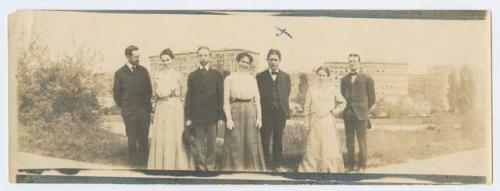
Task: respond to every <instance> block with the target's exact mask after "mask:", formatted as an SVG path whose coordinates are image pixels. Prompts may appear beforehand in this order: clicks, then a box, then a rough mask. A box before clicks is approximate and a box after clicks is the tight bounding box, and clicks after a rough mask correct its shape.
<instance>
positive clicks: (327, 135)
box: [298, 67, 346, 173]
mask: <svg viewBox="0 0 500 191" xmlns="http://www.w3.org/2000/svg"><path fill="white" fill-rule="evenodd" d="M316 77H317V78H318V79H319V85H316V86H313V87H310V88H309V90H308V92H307V96H306V102H305V105H304V112H305V114H306V123H305V125H306V126H308V127H309V134H308V136H307V145H306V151H305V153H304V156H303V160H302V162H301V163H300V165H299V169H298V171H299V172H323V173H340V172H343V171H344V163H343V161H342V152H341V145H340V141H339V135H338V133H337V129H336V124H335V116H336V115H340V113H341V112H342V111H343V109H344V107H345V105H346V101H345V99H344V98H343V97H342V95H341V94H340V92H339V91H338V90H337V89H336V88H334V86H333V85H332V84H331V83H330V80H329V77H330V71H329V70H328V68H326V67H320V68H318V70H316Z"/></svg>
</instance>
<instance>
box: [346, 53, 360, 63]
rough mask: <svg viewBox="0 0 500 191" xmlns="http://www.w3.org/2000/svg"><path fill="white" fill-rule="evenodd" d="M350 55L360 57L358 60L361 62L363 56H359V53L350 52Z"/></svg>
mask: <svg viewBox="0 0 500 191" xmlns="http://www.w3.org/2000/svg"><path fill="white" fill-rule="evenodd" d="M348 57H358V61H359V62H361V56H359V54H356V53H351V54H349V56H348Z"/></svg>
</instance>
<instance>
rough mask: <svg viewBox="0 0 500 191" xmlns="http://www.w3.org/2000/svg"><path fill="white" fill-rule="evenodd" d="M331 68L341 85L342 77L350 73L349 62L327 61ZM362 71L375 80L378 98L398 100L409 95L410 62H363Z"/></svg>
mask: <svg viewBox="0 0 500 191" xmlns="http://www.w3.org/2000/svg"><path fill="white" fill-rule="evenodd" d="M324 65H325V66H326V67H328V69H330V72H331V75H332V77H333V80H334V83H336V84H337V86H338V87H340V85H338V84H340V79H341V78H342V77H344V76H345V75H347V74H348V73H349V63H347V62H325V63H324ZM361 72H363V73H366V74H368V75H370V76H371V77H372V78H373V80H374V82H375V94H376V95H377V99H381V98H384V99H385V100H387V101H393V102H396V101H398V100H399V99H400V98H402V97H404V96H406V95H408V64H405V63H385V62H363V63H361Z"/></svg>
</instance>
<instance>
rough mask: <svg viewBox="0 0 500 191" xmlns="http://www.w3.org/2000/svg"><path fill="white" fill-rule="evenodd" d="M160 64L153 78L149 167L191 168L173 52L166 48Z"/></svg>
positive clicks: (167, 168)
mask: <svg viewBox="0 0 500 191" xmlns="http://www.w3.org/2000/svg"><path fill="white" fill-rule="evenodd" d="M160 59H161V63H160V65H159V69H158V72H157V75H155V77H154V78H153V79H154V80H153V91H154V96H155V98H156V104H155V111H154V123H153V127H152V129H151V131H150V132H151V134H152V141H151V144H150V149H149V158H148V166H147V168H148V169H162V170H192V169H193V167H194V164H193V160H192V158H191V157H190V156H189V155H188V153H187V151H186V149H185V147H184V146H183V143H182V132H183V131H184V108H183V104H182V102H181V80H182V76H181V74H180V73H178V72H177V71H174V70H173V68H172V67H171V65H172V63H173V59H174V54H173V53H172V51H171V50H170V49H165V50H163V51H162V52H161V54H160Z"/></svg>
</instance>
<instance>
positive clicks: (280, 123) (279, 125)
mask: <svg viewBox="0 0 500 191" xmlns="http://www.w3.org/2000/svg"><path fill="white" fill-rule="evenodd" d="M285 125H286V120H285V119H284V118H282V117H276V118H275V120H274V126H273V129H274V130H273V162H272V167H273V168H278V167H279V166H280V165H281V160H282V158H283V131H284V129H285Z"/></svg>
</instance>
